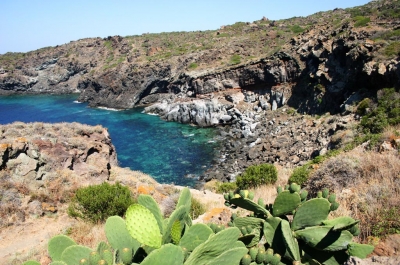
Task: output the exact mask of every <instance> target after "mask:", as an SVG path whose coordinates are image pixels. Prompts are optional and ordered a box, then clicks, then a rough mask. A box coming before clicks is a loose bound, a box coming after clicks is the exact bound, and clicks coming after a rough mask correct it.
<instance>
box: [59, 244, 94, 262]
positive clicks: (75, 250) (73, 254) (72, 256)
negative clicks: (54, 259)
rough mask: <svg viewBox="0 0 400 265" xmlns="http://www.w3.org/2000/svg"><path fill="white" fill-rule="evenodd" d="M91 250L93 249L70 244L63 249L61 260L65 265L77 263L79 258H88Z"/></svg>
mask: <svg viewBox="0 0 400 265" xmlns="http://www.w3.org/2000/svg"><path fill="white" fill-rule="evenodd" d="M91 252H93V250H92V249H90V248H88V247H85V246H79V245H72V246H69V247H67V248H66V249H65V250H64V251H63V253H62V255H61V260H62V261H64V262H65V263H67V265H76V264H79V262H80V260H81V259H88V258H89V255H90V253H91Z"/></svg>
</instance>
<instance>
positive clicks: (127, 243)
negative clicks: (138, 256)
mask: <svg viewBox="0 0 400 265" xmlns="http://www.w3.org/2000/svg"><path fill="white" fill-rule="evenodd" d="M104 230H105V233H106V237H107V240H108V242H109V243H110V245H111V246H112V248H113V249H115V250H117V249H123V248H126V247H127V248H132V249H133V250H134V251H136V250H137V249H138V248H139V247H140V243H139V242H138V241H137V240H135V239H134V238H133V237H132V236H131V235H130V234H129V231H128V229H127V227H126V222H125V220H124V219H122V218H121V217H119V216H111V217H109V218H107V221H106V224H105V225H104ZM97 251H98V252H99V253H100V252H102V251H104V249H102V250H99V249H98V250H97Z"/></svg>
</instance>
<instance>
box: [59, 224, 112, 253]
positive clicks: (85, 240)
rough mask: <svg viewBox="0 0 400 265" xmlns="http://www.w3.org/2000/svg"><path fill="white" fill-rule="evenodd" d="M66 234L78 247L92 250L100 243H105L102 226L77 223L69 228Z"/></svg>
mask: <svg viewBox="0 0 400 265" xmlns="http://www.w3.org/2000/svg"><path fill="white" fill-rule="evenodd" d="M67 234H68V236H69V237H71V238H72V239H73V240H75V242H76V243H78V244H79V245H84V246H87V247H90V248H92V249H96V247H97V245H98V244H99V243H100V242H102V241H104V242H107V238H106V234H105V232H104V224H92V223H88V222H79V223H78V224H76V225H74V226H72V227H70V228H69V229H68V230H67Z"/></svg>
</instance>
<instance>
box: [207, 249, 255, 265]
mask: <svg viewBox="0 0 400 265" xmlns="http://www.w3.org/2000/svg"><path fill="white" fill-rule="evenodd" d="M246 253H247V249H246V248H243V247H238V248H231V249H229V250H227V251H225V252H223V253H222V254H221V255H219V256H218V257H216V258H214V259H212V260H211V261H210V262H208V263H207V265H221V264H238V263H239V261H240V260H241V258H242V257H243V255H245V254H246Z"/></svg>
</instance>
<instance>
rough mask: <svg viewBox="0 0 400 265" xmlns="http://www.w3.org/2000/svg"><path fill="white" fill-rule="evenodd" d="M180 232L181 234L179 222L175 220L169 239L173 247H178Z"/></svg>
mask: <svg viewBox="0 0 400 265" xmlns="http://www.w3.org/2000/svg"><path fill="white" fill-rule="evenodd" d="M181 232H182V228H181V222H179V221H178V220H176V221H175V222H174V223H173V225H172V228H171V239H172V243H174V244H175V245H178V244H179V241H180V240H181Z"/></svg>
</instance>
